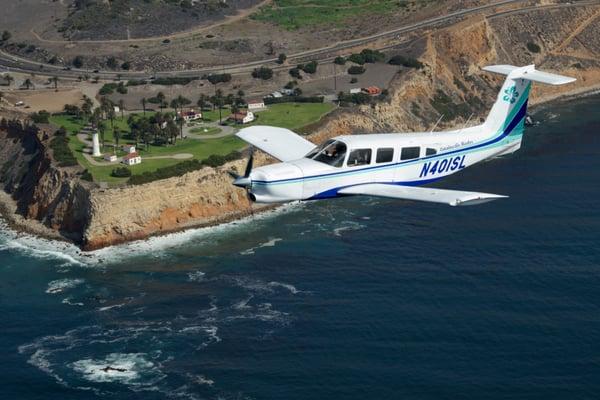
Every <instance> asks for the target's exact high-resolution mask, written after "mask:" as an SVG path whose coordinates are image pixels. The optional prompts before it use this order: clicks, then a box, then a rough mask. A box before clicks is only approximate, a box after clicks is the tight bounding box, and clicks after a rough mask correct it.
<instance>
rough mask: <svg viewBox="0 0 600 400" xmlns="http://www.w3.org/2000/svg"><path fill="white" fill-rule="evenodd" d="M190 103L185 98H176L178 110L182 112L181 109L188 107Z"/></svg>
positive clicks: (180, 96)
mask: <svg viewBox="0 0 600 400" xmlns="http://www.w3.org/2000/svg"><path fill="white" fill-rule="evenodd" d="M191 103H192V101H191V100H190V99H188V98H187V97H183V96H182V95H179V96H177V104H179V108H180V109H181V111H183V107H185V106H187V105H190V104H191Z"/></svg>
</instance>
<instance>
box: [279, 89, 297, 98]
mask: <svg viewBox="0 0 600 400" xmlns="http://www.w3.org/2000/svg"><path fill="white" fill-rule="evenodd" d="M281 94H283V95H284V96H293V95H294V89H286V88H283V89H281Z"/></svg>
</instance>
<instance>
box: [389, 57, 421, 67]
mask: <svg viewBox="0 0 600 400" xmlns="http://www.w3.org/2000/svg"><path fill="white" fill-rule="evenodd" d="M388 64H391V65H401V66H403V67H407V68H415V69H421V68H423V63H421V62H420V61H419V60H417V59H416V58H412V57H404V56H402V55H397V56H394V57H392V58H390V60H389V61H388Z"/></svg>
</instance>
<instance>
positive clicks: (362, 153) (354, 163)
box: [348, 149, 371, 167]
mask: <svg viewBox="0 0 600 400" xmlns="http://www.w3.org/2000/svg"><path fill="white" fill-rule="evenodd" d="M368 164H371V149H357V150H352V151H351V152H350V155H349V156H348V166H349V167H358V166H359V165H368Z"/></svg>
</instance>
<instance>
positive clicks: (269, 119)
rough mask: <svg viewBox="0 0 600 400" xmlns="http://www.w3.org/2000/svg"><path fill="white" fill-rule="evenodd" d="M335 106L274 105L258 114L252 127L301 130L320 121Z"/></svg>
mask: <svg viewBox="0 0 600 400" xmlns="http://www.w3.org/2000/svg"><path fill="white" fill-rule="evenodd" d="M334 107H335V106H334V105H333V104H330V103H281V104H272V105H270V106H269V108H268V109H267V110H265V111H259V112H257V113H256V116H257V118H256V120H255V121H254V122H252V123H251V124H250V125H271V126H278V127H281V128H287V129H291V130H294V129H299V128H302V127H303V126H305V125H308V124H312V123H314V122H317V121H318V120H320V119H321V118H322V117H323V116H324V115H325V114H327V113H328V112H330V111H331V110H333V108H334Z"/></svg>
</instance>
